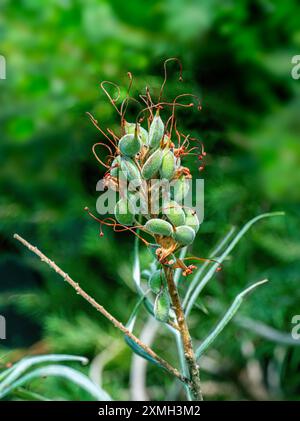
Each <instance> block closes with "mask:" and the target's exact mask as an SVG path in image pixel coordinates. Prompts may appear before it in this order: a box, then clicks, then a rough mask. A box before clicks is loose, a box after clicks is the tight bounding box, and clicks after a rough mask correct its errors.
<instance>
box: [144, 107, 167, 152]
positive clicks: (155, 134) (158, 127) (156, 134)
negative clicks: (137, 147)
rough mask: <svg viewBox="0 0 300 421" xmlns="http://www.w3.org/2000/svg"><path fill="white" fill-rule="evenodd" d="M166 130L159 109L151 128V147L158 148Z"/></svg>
mask: <svg viewBox="0 0 300 421" xmlns="http://www.w3.org/2000/svg"><path fill="white" fill-rule="evenodd" d="M164 130H165V127H164V123H163V121H162V119H161V118H160V116H159V111H158V110H157V112H156V115H155V116H154V118H153V120H152V123H151V126H150V129H149V137H148V142H149V146H150V148H157V147H158V146H159V143H160V141H161V139H162V137H163V135H164Z"/></svg>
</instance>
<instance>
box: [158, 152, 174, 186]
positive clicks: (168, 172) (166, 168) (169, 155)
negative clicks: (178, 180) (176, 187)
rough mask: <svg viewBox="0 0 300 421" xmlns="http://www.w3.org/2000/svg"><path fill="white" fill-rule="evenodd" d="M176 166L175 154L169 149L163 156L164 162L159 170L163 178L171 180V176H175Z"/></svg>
mask: <svg viewBox="0 0 300 421" xmlns="http://www.w3.org/2000/svg"><path fill="white" fill-rule="evenodd" d="M175 167H176V163H175V156H174V154H173V152H172V151H171V150H168V151H167V152H165V154H164V156H163V158H162V163H161V167H160V170H159V172H160V176H161V178H166V179H167V180H171V178H173V176H174V173H175V169H176V168H175Z"/></svg>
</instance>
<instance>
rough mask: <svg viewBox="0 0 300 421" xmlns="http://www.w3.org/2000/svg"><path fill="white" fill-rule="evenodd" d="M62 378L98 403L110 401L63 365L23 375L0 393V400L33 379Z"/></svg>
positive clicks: (77, 373)
mask: <svg viewBox="0 0 300 421" xmlns="http://www.w3.org/2000/svg"><path fill="white" fill-rule="evenodd" d="M49 376H52V377H63V378H65V379H67V380H68V381H70V382H72V383H74V384H77V385H78V386H80V387H81V388H82V389H84V390H85V391H86V392H88V393H89V394H90V395H91V396H93V397H94V398H95V399H96V400H98V401H111V400H112V399H111V397H110V396H109V395H108V394H107V393H106V392H105V391H104V390H102V389H101V388H100V387H99V386H97V385H95V384H94V383H93V382H92V381H91V380H90V379H89V378H88V377H87V376H85V375H84V374H82V373H80V372H79V371H76V370H74V369H73V368H70V367H67V366H64V365H55V364H53V365H48V366H46V367H41V368H38V369H35V370H33V371H30V372H29V373H27V374H24V375H23V376H22V377H20V378H19V379H18V380H16V381H15V382H13V383H10V384H9V385H8V386H7V387H6V388H5V389H2V391H1V392H0V399H2V398H3V397H4V396H6V395H8V394H10V393H11V392H12V391H13V390H14V389H16V388H18V387H20V386H23V385H24V384H26V383H28V382H30V381H31V380H33V379H36V378H40V377H49Z"/></svg>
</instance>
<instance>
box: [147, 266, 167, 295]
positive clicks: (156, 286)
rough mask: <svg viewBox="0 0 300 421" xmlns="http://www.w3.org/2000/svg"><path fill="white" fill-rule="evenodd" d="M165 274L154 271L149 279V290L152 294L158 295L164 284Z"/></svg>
mask: <svg viewBox="0 0 300 421" xmlns="http://www.w3.org/2000/svg"><path fill="white" fill-rule="evenodd" d="M165 280H166V279H165V274H164V272H163V271H161V270H156V271H155V272H154V273H153V274H152V275H151V276H150V278H149V282H148V285H149V288H150V289H151V291H152V292H154V294H158V293H159V292H160V290H161V288H162V286H163V285H164V284H165Z"/></svg>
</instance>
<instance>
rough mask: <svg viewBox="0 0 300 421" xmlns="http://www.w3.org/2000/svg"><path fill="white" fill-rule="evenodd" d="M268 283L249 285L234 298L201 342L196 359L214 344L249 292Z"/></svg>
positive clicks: (261, 282)
mask: <svg viewBox="0 0 300 421" xmlns="http://www.w3.org/2000/svg"><path fill="white" fill-rule="evenodd" d="M266 282H268V280H267V279H264V280H263V281H259V282H256V283H255V284H253V285H251V286H250V287H248V288H247V289H245V290H244V291H242V292H241V293H240V294H238V295H237V296H236V298H235V299H234V301H233V303H232V304H231V306H230V307H229V309H228V310H227V312H226V313H225V315H224V316H223V318H222V319H221V320H220V321H219V323H218V324H217V326H216V327H215V328H214V330H213V331H212V332H211V333H210V334H209V335H208V336H207V338H206V339H205V340H204V341H203V342H202V344H201V345H200V346H199V347H198V348H197V350H196V353H195V354H196V358H197V359H198V358H200V357H201V355H202V354H203V353H204V352H205V351H206V350H207V348H208V347H209V346H210V345H211V344H212V343H213V342H214V340H215V339H216V338H217V336H218V335H219V334H220V333H221V332H222V330H223V329H224V327H225V326H226V325H227V324H228V323H229V322H230V320H231V319H232V318H233V316H234V315H235V313H236V312H237V311H238V309H239V307H240V305H241V304H242V302H243V301H244V298H245V296H246V295H247V294H249V292H251V291H252V290H253V289H254V288H257V287H258V286H260V285H263V284H265V283H266Z"/></svg>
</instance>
